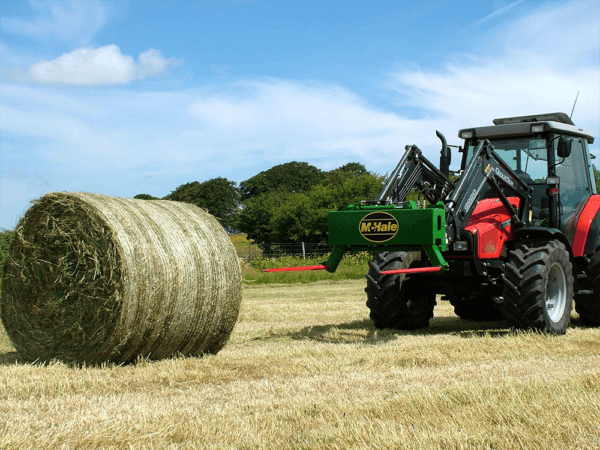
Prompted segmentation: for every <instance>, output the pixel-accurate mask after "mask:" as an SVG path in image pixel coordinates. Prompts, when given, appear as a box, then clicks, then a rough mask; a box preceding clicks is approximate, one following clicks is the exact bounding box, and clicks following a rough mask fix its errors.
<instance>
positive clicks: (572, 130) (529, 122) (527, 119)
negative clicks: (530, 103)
mask: <svg viewBox="0 0 600 450" xmlns="http://www.w3.org/2000/svg"><path fill="white" fill-rule="evenodd" d="M549 130H552V131H555V132H558V133H565V134H570V135H572V136H576V137H582V138H584V139H586V140H587V141H588V142H589V143H590V144H591V143H593V142H594V136H592V133H591V131H589V130H586V129H583V128H579V127H577V126H576V125H575V124H574V123H573V122H572V121H571V119H570V118H569V116H567V115H566V114H565V113H561V112H557V113H549V114H537V115H534V116H520V117H507V118H504V119H494V126H487V127H477V128H464V129H462V130H460V131H459V132H458V137H460V138H461V139H465V138H468V137H469V132H470V133H472V135H471V137H476V138H479V139H483V138H497V137H512V136H524V135H531V134H538V133H541V132H544V131H549Z"/></svg>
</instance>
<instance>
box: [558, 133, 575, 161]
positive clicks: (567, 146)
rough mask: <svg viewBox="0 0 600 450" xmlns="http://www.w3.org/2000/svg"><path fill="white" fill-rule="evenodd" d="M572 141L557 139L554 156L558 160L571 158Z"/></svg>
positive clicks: (562, 137) (563, 138)
mask: <svg viewBox="0 0 600 450" xmlns="http://www.w3.org/2000/svg"><path fill="white" fill-rule="evenodd" d="M572 144H573V139H571V138H568V137H564V136H561V137H560V138H558V147H556V154H557V155H558V157H559V158H568V157H569V156H571V145H572Z"/></svg>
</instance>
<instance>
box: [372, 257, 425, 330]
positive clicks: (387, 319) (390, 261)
mask: <svg viewBox="0 0 600 450" xmlns="http://www.w3.org/2000/svg"><path fill="white" fill-rule="evenodd" d="M418 259H419V254H418V253H416V254H415V253H407V252H383V253H379V254H377V255H375V257H374V258H373V261H372V262H371V263H370V267H369V273H368V274H367V287H366V289H365V292H366V293H367V307H368V308H369V309H370V311H371V313H370V317H371V320H372V321H373V323H374V324H375V328H379V329H384V328H394V329H398V330H414V329H418V328H425V327H427V326H428V325H429V320H430V319H431V318H432V317H433V308H434V307H435V305H436V301H435V292H427V291H425V290H423V289H422V286H419V285H418V281H419V276H418V275H413V276H405V275H404V274H399V275H382V274H381V271H383V270H393V269H402V268H408V267H409V266H410V265H411V264H413V263H414V262H415V261H418Z"/></svg>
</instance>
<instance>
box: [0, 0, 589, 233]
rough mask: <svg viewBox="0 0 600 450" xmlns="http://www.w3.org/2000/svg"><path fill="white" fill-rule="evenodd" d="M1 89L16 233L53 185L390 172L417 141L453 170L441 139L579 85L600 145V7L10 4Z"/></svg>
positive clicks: (6, 5)
mask: <svg viewBox="0 0 600 450" xmlns="http://www.w3.org/2000/svg"><path fill="white" fill-rule="evenodd" d="M0 88H1V94H0V227H1V228H9V229H10V228H13V227H14V226H15V225H16V223H17V221H18V218H19V217H20V216H21V215H22V214H23V213H24V212H25V210H26V209H27V208H28V206H29V202H30V201H31V200H33V199H35V198H38V197H40V196H41V195H44V194H45V193H48V192H53V191H83V192H97V193H101V194H106V195H114V196H120V197H133V196H134V195H136V194H139V193H148V194H151V195H154V196H158V197H162V196H164V195H166V194H168V193H169V192H171V191H172V190H173V189H175V188H176V187H177V186H179V185H181V184H183V183H187V182H190V181H205V180H208V179H210V178H214V177H218V176H223V177H226V178H228V179H230V180H233V181H236V182H238V183H239V182H240V181H243V180H245V179H248V178H250V177H251V176H253V175H255V174H257V173H258V172H260V171H262V170H265V169H268V168H270V167H272V166H273V165H276V164H281V163H284V162H289V161H307V162H309V163H311V164H314V165H316V166H317V167H319V168H321V169H323V170H330V169H333V168H336V167H339V166H341V165H343V164H345V163H347V162H351V161H357V162H361V163H363V164H365V166H366V167H367V168H368V169H369V170H372V171H375V172H378V173H381V174H383V173H386V172H388V171H390V170H392V169H393V167H394V166H395V165H396V163H397V161H398V159H399V157H400V155H401V152H402V151H403V149H404V146H405V145H406V144H417V145H418V146H419V147H420V148H422V149H423V150H424V151H425V153H426V155H428V156H429V157H430V158H432V160H433V161H435V162H437V158H438V155H439V141H438V140H437V138H436V137H435V130H436V129H437V130H440V131H441V132H442V133H444V134H445V135H446V137H447V138H448V141H449V143H451V144H459V143H460V142H459V140H458V138H457V131H458V129H459V128H462V127H467V126H479V125H487V124H491V121H492V119H494V118H496V117H507V116H514V115H525V114H536V113H543V112H554V111H564V112H567V113H570V112H571V107H572V106H573V101H574V99H575V96H576V94H577V92H578V91H579V92H580V96H579V100H578V102H577V107H576V109H575V113H574V115H573V120H574V122H575V123H576V124H577V125H579V126H581V127H584V128H587V129H589V130H591V131H592V133H593V134H594V135H595V136H597V137H599V138H600V2H598V1H597V0H590V1H585V0H574V1H560V2H555V1H533V0H531V1H529V0H516V1H481V0H479V1H458V0H455V1H427V0H420V1H384V0H380V1H375V0H371V1H351V0H350V1H327V0H322V1H308V0H303V1H283V0H281V1H266V0H265V1H261V0H256V1H235V0H229V1H225V0H223V1H204V2H201V1H194V2H193V1H183V0H180V1H154V2H142V1H131V2H127V1H118V2H95V1H84V2H78V1H62V2H49V1H28V2H21V1H12V0H8V1H4V2H1V3H0ZM598 148H599V146H598V141H597V142H596V143H594V145H593V147H592V149H593V151H594V153H596V154H597V155H598ZM599 156H600V155H599ZM454 161H455V162H456V161H458V158H456V157H455V158H454Z"/></svg>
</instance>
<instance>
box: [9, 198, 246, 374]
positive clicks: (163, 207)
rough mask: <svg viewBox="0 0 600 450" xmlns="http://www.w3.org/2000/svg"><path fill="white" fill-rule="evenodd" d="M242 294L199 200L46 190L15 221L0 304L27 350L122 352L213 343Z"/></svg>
mask: <svg viewBox="0 0 600 450" xmlns="http://www.w3.org/2000/svg"><path fill="white" fill-rule="evenodd" d="M241 298H242V277H241V268H240V264H239V260H238V257H237V254H236V251H235V248H234V247H233V245H232V244H231V241H230V239H229V237H228V236H227V233H226V232H225V231H224V230H223V228H222V227H221V225H220V224H219V222H217V220H215V219H214V218H213V217H212V216H211V215H210V214H208V213H207V212H206V211H204V210H202V209H200V208H197V207H196V206H193V205H190V204H187V203H179V202H170V201H161V200H151V201H148V200H132V199H124V198H115V197H106V196H103V195H97V194H84V193H52V194H48V195H46V196H44V197H42V198H41V199H39V200H37V201H36V202H35V203H34V204H33V206H32V207H31V208H30V209H29V210H28V211H27V213H26V214H25V216H24V217H23V218H22V219H21V221H20V222H19V225H18V226H17V229H16V233H15V238H14V240H13V243H12V245H11V248H10V251H9V256H8V258H7V262H6V265H5V271H4V277H3V280H2V298H1V300H0V313H1V317H2V323H3V324H4V327H5V329H6V331H7V333H8V335H9V336H10V339H11V340H12V342H13V344H14V346H15V347H16V349H17V350H18V352H19V353H20V354H21V356H22V357H24V358H26V359H29V360H39V361H49V360H52V359H59V360H62V361H65V362H68V363H87V364H98V363H101V362H109V361H110V362H115V363H123V362H128V361H131V360H134V359H136V358H137V357H140V356H142V357H146V358H151V359H161V358H165V357H169V356H172V355H190V356H197V355H201V354H204V353H216V352H218V351H219V350H220V349H221V348H222V347H223V345H225V342H226V341H227V339H228V338H229V335H230V334H231V331H232V330H233V327H234V325H235V322H236V320H237V316H238V311H239V306H240V302H241Z"/></svg>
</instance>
